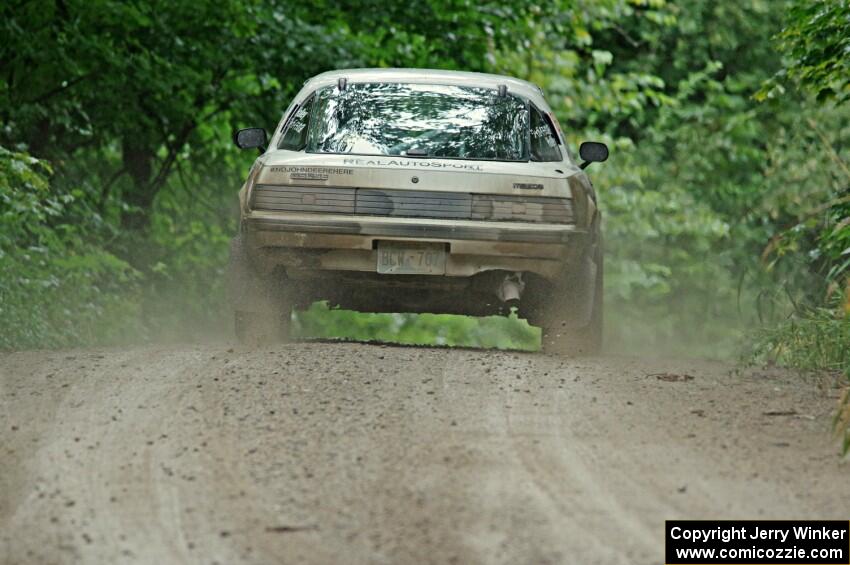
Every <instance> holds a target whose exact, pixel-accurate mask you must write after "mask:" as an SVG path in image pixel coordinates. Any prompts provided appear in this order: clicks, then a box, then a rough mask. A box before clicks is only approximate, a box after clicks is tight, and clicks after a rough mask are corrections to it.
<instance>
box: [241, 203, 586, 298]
mask: <svg viewBox="0 0 850 565" xmlns="http://www.w3.org/2000/svg"><path fill="white" fill-rule="evenodd" d="M242 229H243V232H244V234H245V238H246V240H247V242H248V246H249V248H250V249H251V251H252V254H254V255H255V258H256V259H259V263H260V264H261V265H262V266H263V267H265V268H267V269H272V268H274V267H277V266H283V267H284V268H286V271H287V274H288V275H289V276H292V277H304V276H308V277H309V276H315V274H316V273H315V271H361V272H375V270H376V265H377V251H376V246H377V242H378V241H380V240H393V241H431V242H440V243H445V244H446V245H447V247H448V257H447V263H446V276H449V277H471V276H473V275H476V274H478V273H481V272H484V271H492V270H507V271H527V272H533V273H537V274H539V275H541V276H543V277H544V278H547V279H556V278H558V277H559V276H560V275H561V274H562V273H563V270H564V267H565V265H567V264H568V263H570V262H571V261H572V260H573V259H574V258H576V257H578V255H579V254H580V250H581V249H582V248H583V247H584V245H585V242H586V241H587V232H586V231H584V230H581V229H578V228H576V226H574V225H572V224H532V223H520V222H510V223H509V222H485V221H472V220H437V219H428V220H425V219H420V218H386V217H367V216H356V217H354V216H341V215H339V214H334V215H330V214H328V215H325V214H287V215H286V216H283V215H281V214H278V213H266V212H257V211H254V212H251V213H249V214H247V215H246V216H245V217H244V219H243V223H242ZM425 276H426V277H428V276H427V275H425ZM428 278H439V277H428ZM435 282H436V281H435Z"/></svg>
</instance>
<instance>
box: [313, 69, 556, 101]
mask: <svg viewBox="0 0 850 565" xmlns="http://www.w3.org/2000/svg"><path fill="white" fill-rule="evenodd" d="M341 78H344V79H346V80H347V81H348V82H352V83H356V82H412V83H420V84H450V85H458V86H477V87H483V88H493V89H497V88H499V86H502V85H504V86H506V87H507V89H508V92H510V93H513V94H518V95H519V96H522V97H524V98H528V99H530V100H531V101H532V102H534V103H535V104H536V105H537V106H544V107H546V108H548V106H547V105H546V102H545V101H544V100H543V91H542V90H541V89H540V87H539V86H537V85H536V84H533V83H530V82H528V81H526V80H522V79H518V78H513V77H509V76H503V75H494V74H488V73H470V72H465V71H444V70H438V69H340V70H336V71H328V72H325V73H322V74H319V75H316V76H314V77H313V78H311V79H309V80H307V82H305V83H304V87H305V90H309V91H313V90H315V89H316V88H320V87H323V86H329V85H333V84H337V83H338V81H339V79H341Z"/></svg>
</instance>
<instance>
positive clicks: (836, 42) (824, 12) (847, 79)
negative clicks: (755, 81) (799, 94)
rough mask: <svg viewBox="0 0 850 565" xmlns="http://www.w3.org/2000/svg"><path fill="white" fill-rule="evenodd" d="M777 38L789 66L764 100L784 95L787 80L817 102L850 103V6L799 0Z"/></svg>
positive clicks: (837, 0) (833, 0) (838, 0)
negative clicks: (783, 81) (784, 85)
mask: <svg viewBox="0 0 850 565" xmlns="http://www.w3.org/2000/svg"><path fill="white" fill-rule="evenodd" d="M777 38H778V40H779V46H780V48H781V49H782V51H783V53H784V54H785V55H786V56H787V57H788V62H787V64H786V65H785V67H784V68H783V69H782V70H781V71H780V72H779V73H778V75H777V77H775V79H774V80H773V81H772V82H771V83H769V84H768V85H767V86H766V87H765V88H764V89H763V90H762V92H761V93H760V95H761V96H762V97H766V96H778V95H781V94H782V93H783V92H784V88H783V87H782V85H781V80H782V79H783V78H784V77H786V76H787V77H789V78H791V79H792V80H794V81H797V82H799V83H801V84H802V85H803V86H804V87H806V88H808V89H810V90H812V91H814V92H815V93H816V94H817V98H818V100H821V101H825V100H836V101H838V102H846V101H847V100H850V56H848V55H849V54H850V2H848V1H847V0H797V1H796V2H794V4H793V6H792V7H791V9H790V10H789V12H788V16H787V18H786V22H785V27H784V28H783V29H782V31H781V32H780V33H779V34H778V36H777Z"/></svg>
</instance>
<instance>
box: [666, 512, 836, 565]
mask: <svg viewBox="0 0 850 565" xmlns="http://www.w3.org/2000/svg"><path fill="white" fill-rule="evenodd" d="M664 539H665V560H664V562H665V563H666V564H667V565H703V564H709V565H710V564H714V563H726V564H729V565H750V564H752V565H777V564H788V565H792V564H795V565H848V564H850V522H848V521H834V520H833V521H830V520H668V521H667V523H666V526H665V533H664Z"/></svg>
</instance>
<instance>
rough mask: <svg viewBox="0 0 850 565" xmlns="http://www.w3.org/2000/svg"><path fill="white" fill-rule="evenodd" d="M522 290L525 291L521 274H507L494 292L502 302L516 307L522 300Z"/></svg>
mask: <svg viewBox="0 0 850 565" xmlns="http://www.w3.org/2000/svg"><path fill="white" fill-rule="evenodd" d="M523 290H525V282H524V281H523V280H522V273H508V274H507V275H505V278H504V279H502V283H501V284H500V285H499V289H498V290H497V291H496V296H498V297H499V300H501V301H502V302H505V303H507V304H510V305H511V306H516V304H517V303H518V302H519V300H520V298H522V291H523Z"/></svg>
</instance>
